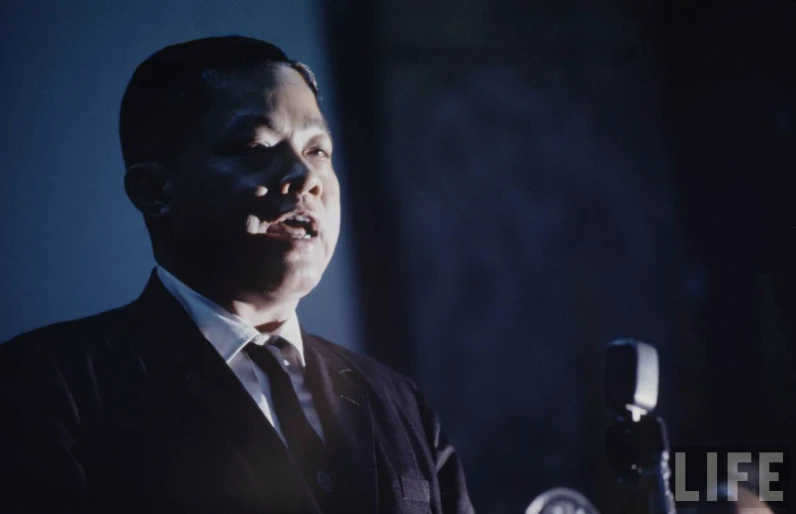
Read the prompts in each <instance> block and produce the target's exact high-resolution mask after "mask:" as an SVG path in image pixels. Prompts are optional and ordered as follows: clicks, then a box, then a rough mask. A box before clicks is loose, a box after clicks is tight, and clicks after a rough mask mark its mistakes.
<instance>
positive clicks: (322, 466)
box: [244, 338, 333, 504]
mask: <svg viewBox="0 0 796 514" xmlns="http://www.w3.org/2000/svg"><path fill="white" fill-rule="evenodd" d="M244 350H245V351H246V353H247V354H248V355H249V357H250V358H251V359H252V361H254V363H255V364H256V365H257V366H259V367H260V369H262V370H263V371H264V372H265V373H266V374H267V375H268V380H269V382H270V385H271V397H272V400H273V404H274V405H273V407H274V412H275V414H276V418H277V419H278V420H279V426H280V427H281V428H282V435H284V437H285V441H286V442H287V446H288V448H289V449H290V452H291V454H293V457H294V458H295V460H296V461H297V462H298V464H299V466H300V467H301V469H302V472H303V473H304V476H305V479H306V480H307V481H308V483H309V484H310V485H311V487H312V488H313V490H315V491H316V496H320V497H319V498H318V500H319V501H321V503H322V504H323V503H326V502H325V500H324V498H323V497H324V496H327V495H329V493H331V492H332V489H333V485H332V479H331V477H330V476H329V471H328V470H329V467H330V466H329V464H330V463H329V462H328V455H327V451H326V448H325V447H324V444H323V442H322V441H321V439H320V437H318V434H317V433H316V432H315V430H314V429H313V428H312V426H311V425H310V423H309V421H307V416H306V415H305V414H304V410H303V409H302V407H301V402H300V401H299V398H298V395H297V394H296V390H295V388H294V387H293V382H292V381H291V379H290V373H291V372H293V373H301V372H302V371H301V363H300V361H299V355H298V350H297V349H296V347H295V346H293V345H292V344H290V343H288V342H287V341H285V340H284V339H282V338H277V340H276V341H274V342H271V343H269V344H268V345H258V344H255V343H249V344H248V345H246V347H245V349H244Z"/></svg>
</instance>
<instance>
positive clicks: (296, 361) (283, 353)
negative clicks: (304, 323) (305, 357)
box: [268, 336, 301, 370]
mask: <svg viewBox="0 0 796 514" xmlns="http://www.w3.org/2000/svg"><path fill="white" fill-rule="evenodd" d="M268 344H269V346H271V347H273V348H275V349H277V350H279V352H278V354H277V357H280V358H281V359H283V364H285V365H286V366H293V367H294V370H299V369H301V358H300V356H299V351H298V348H296V347H295V346H293V345H292V344H290V343H289V342H288V341H287V340H286V339H285V338H283V337H279V336H274V337H273V338H272V339H271V341H269V342H268Z"/></svg>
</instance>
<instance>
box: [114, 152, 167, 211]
mask: <svg viewBox="0 0 796 514" xmlns="http://www.w3.org/2000/svg"><path fill="white" fill-rule="evenodd" d="M172 188H173V183H172V177H171V171H170V170H169V169H168V168H166V167H164V166H162V165H161V164H159V163H157V162H142V163H138V164H134V165H132V166H130V167H129V168H127V172H126V173H125V174H124V190H125V191H126V192H127V196H128V198H130V201H132V202H133V205H135V208H136V209H138V210H139V211H141V213H142V214H143V215H144V216H146V217H149V218H153V219H158V218H161V217H163V216H165V215H166V214H168V213H169V211H170V209H171V200H172Z"/></svg>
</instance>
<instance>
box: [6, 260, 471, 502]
mask: <svg viewBox="0 0 796 514" xmlns="http://www.w3.org/2000/svg"><path fill="white" fill-rule="evenodd" d="M304 344H305V358H306V380H307V384H308V386H309V387H310V390H311V391H312V392H313V395H314V398H316V401H317V403H318V405H317V408H318V411H319V414H320V417H321V422H322V424H323V428H324V433H325V434H327V436H326V438H327V446H328V447H329V448H330V450H331V451H332V452H333V455H334V457H335V458H334V462H335V463H336V464H337V466H338V468H337V469H336V470H335V471H336V472H337V474H336V475H334V474H333V475H332V476H333V477H336V478H335V481H334V483H333V486H334V488H335V494H336V495H337V496H338V497H342V498H343V501H342V502H340V503H338V504H337V507H336V508H335V509H334V510H338V511H344V512H352V513H363V514H364V513H376V512H379V513H420V512H423V513H426V512H434V513H437V512H445V513H448V512H471V511H472V507H471V505H470V501H469V499H468V496H467V490H466V487H465V481H464V475H463V472H462V468H461V466H460V463H459V459H458V458H457V455H456V453H455V452H454V450H453V448H452V447H451V446H450V445H449V444H448V443H447V441H446V440H445V438H444V436H443V435H442V434H441V432H440V427H439V422H438V419H437V416H436V415H435V413H434V411H433V410H432V409H431V408H430V407H429V405H428V404H427V402H426V400H425V398H424V397H423V395H422V394H421V393H420V392H419V391H418V390H417V388H416V387H415V385H414V384H413V383H412V382H411V381H410V380H409V379H407V378H405V377H403V376H401V375H399V374H398V373H396V372H394V371H392V370H390V369H389V368H387V367H385V366H383V365H381V364H379V363H377V362H375V361H373V360H371V359H369V358H367V357H364V356H362V355H358V354H355V353H352V352H350V351H348V350H346V349H344V348H341V347H339V346H337V345H334V344H332V343H330V342H328V341H325V340H323V339H321V338H318V337H315V336H312V335H309V334H304ZM0 426H1V427H2V428H0V473H1V474H2V476H0V512H17V511H19V512H38V511H47V512H72V511H89V512H109V513H115V512H224V513H233V512H275V513H276V512H279V513H281V512H286V513H287V512H297V513H298V512H301V513H305V512H307V513H311V512H320V510H319V507H318V503H317V502H316V499H315V496H313V494H312V493H311V491H310V487H309V486H308V482H307V481H305V479H304V478H303V476H302V474H301V471H300V469H299V467H298V466H297V464H296V463H295V461H294V460H293V459H292V457H291V456H290V454H289V453H288V451H287V449H286V448H285V446H284V444H283V443H282V441H281V439H280V438H279V436H278V435H277V434H276V432H275V431H274V429H273V427H272V426H271V425H270V424H269V423H268V421H267V420H266V419H265V417H264V416H263V415H262V413H261V412H260V410H259V408H258V407H257V405H256V404H255V402H254V401H253V400H252V398H251V397H250V396H249V394H248V393H247V392H246V390H245V389H244V388H243V386H242V385H241V383H240V382H239V380H238V379H237V377H236V376H235V375H234V373H233V372H232V371H231V370H230V368H229V367H228V366H227V364H226V363H225V362H224V361H223V359H222V358H221V357H220V355H219V354H218V353H217V352H216V350H215V349H214V348H213V347H212V345H211V344H210V343H209V342H208V341H207V340H205V339H204V337H203V336H202V335H201V333H200V332H199V331H198V329H197V328H196V326H195V325H194V323H193V322H192V320H191V319H190V318H189V317H188V315H187V313H186V312H185V311H184V310H183V308H182V307H181V306H180V305H179V303H178V302H177V301H176V300H175V299H174V298H173V297H172V296H171V295H170V294H169V293H168V291H166V289H165V288H164V287H163V285H162V284H161V283H160V281H159V280H158V279H157V276H156V274H154V273H153V275H152V277H151V278H150V281H149V283H148V284H147V287H146V289H145V290H144V292H143V294H142V295H141V296H140V297H139V298H138V299H137V300H136V301H134V302H132V303H131V304H129V305H126V306H124V307H121V308H119V309H116V310H112V311H108V312H104V313H102V314H98V315H96V316H92V317H89V318H84V319H79V320H76V321H70V322H66V323H59V324H55V325H50V326H47V327H43V328H40V329H37V330H34V331H32V332H29V333H26V334H23V335H21V336H18V337H16V338H14V339H12V340H10V341H8V342H6V343H4V344H2V345H0ZM341 477H344V478H345V479H344V480H343V479H341Z"/></svg>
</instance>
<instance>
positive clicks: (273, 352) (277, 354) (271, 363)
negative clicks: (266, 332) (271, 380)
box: [244, 336, 302, 375]
mask: <svg viewBox="0 0 796 514" xmlns="http://www.w3.org/2000/svg"><path fill="white" fill-rule="evenodd" d="M244 351H245V352H246V353H247V354H248V355H249V357H251V358H252V359H253V360H254V362H256V363H257V365H258V366H260V367H261V368H262V369H263V371H265V372H266V373H268V374H269V375H270V374H271V373H272V372H274V371H276V370H278V369H280V368H281V371H282V372H287V373H288V374H291V373H301V371H302V368H301V358H300V356H299V352H298V349H297V348H296V347H295V346H293V345H292V344H290V343H289V342H287V341H286V340H285V339H283V338H282V337H279V336H274V337H272V338H271V340H270V341H268V343H267V344H265V345H263V344H257V343H255V342H250V343H249V344H247V345H246V346H245V347H244Z"/></svg>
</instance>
